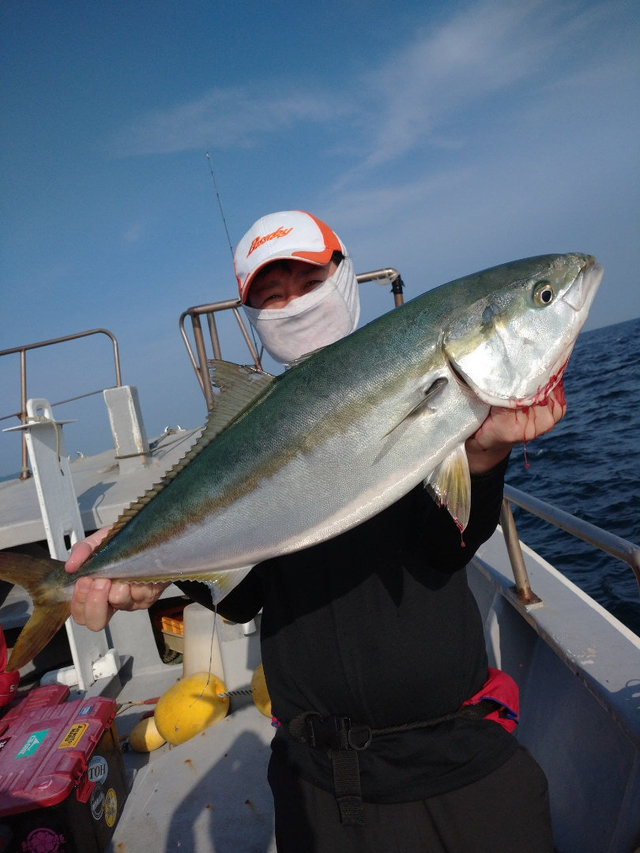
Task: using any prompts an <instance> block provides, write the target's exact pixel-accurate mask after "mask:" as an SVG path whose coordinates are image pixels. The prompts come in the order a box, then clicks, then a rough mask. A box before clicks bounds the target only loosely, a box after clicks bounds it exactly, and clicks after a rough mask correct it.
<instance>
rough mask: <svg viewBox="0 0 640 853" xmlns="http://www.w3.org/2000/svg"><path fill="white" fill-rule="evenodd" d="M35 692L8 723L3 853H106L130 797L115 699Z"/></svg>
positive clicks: (1, 788)
mask: <svg viewBox="0 0 640 853" xmlns="http://www.w3.org/2000/svg"><path fill="white" fill-rule="evenodd" d="M68 694H69V690H68V688H66V687H65V686H64V685H50V686H49V687H41V688H35V689H34V690H32V691H31V692H30V693H28V694H27V696H26V697H25V698H23V699H21V700H20V701H19V702H18V703H16V705H15V706H13V707H12V708H10V709H9V711H8V713H7V714H6V715H5V716H4V717H3V718H2V719H1V720H0V845H1V846H0V850H1V851H2V853H5V851H6V853H37V851H42V850H47V851H49V850H52V851H53V850H55V851H56V853H80V851H81V853H101V851H103V850H104V849H105V847H106V846H107V844H108V842H109V839H110V838H111V836H112V835H113V830H114V828H115V825H116V823H117V820H118V817H119V816H120V813H121V811H122V807H123V805H124V802H125V800H126V796H127V786H126V781H125V774H124V767H123V764H122V755H121V753H120V745H119V741H118V736H117V733H116V730H115V725H114V723H113V719H114V716H115V713H116V703H115V701H114V700H113V699H106V698H104V697H98V696H93V697H90V698H86V699H76V700H74V701H71V702H65V701H64V699H65V698H66V697H67V696H68Z"/></svg>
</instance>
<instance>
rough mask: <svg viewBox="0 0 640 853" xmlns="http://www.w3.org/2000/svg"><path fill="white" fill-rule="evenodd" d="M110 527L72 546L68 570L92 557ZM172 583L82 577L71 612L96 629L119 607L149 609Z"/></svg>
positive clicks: (102, 625)
mask: <svg viewBox="0 0 640 853" xmlns="http://www.w3.org/2000/svg"><path fill="white" fill-rule="evenodd" d="M109 530H110V528H109V527H103V528H101V529H100V530H96V532H95V533H92V534H91V535H90V536H87V538H86V539H82V540H81V541H80V542H76V544H75V545H74V546H73V547H72V549H71V554H70V555H69V559H68V560H67V562H66V564H65V570H66V571H67V572H69V573H70V574H73V572H76V571H77V570H78V569H79V568H80V566H81V565H82V564H83V563H84V562H85V561H86V560H88V558H89V557H90V556H91V554H93V552H94V551H95V549H96V548H97V547H98V545H99V544H100V543H101V542H102V540H103V539H105V537H106V536H107V534H108V533H109ZM167 586H169V584H168V583H124V582H123V581H116V580H114V581H112V580H109V579H108V578H92V577H90V576H84V577H81V578H78V580H77V581H76V583H75V587H74V590H73V598H72V599H71V615H72V616H73V618H74V620H75V621H76V622H77V623H78V624H79V625H86V626H87V628H90V629H91V630H92V631H100V630H102V628H104V627H105V626H106V624H107V622H108V621H109V619H111V617H112V616H113V614H114V613H115V612H116V610H148V609H149V607H151V605H152V604H154V603H155V602H156V601H157V600H158V599H159V598H160V596H161V595H162V593H163V591H164V590H165V589H166V588H167Z"/></svg>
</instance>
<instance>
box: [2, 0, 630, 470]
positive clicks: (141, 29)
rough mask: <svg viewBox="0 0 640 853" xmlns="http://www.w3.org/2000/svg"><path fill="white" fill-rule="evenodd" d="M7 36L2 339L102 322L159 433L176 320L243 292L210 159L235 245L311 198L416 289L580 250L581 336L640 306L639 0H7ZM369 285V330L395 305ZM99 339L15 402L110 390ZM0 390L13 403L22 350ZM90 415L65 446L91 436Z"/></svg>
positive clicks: (179, 403) (181, 400) (48, 365)
mask: <svg viewBox="0 0 640 853" xmlns="http://www.w3.org/2000/svg"><path fill="white" fill-rule="evenodd" d="M0 30H1V39H2V45H1V53H2V87H1V90H0V99H1V101H0V103H1V107H2V109H1V113H2V117H3V118H2V139H1V145H0V152H1V161H0V162H1V168H2V187H3V189H2V193H1V199H0V204H1V214H2V223H3V225H2V236H1V240H2V243H1V246H0V250H1V256H2V262H1V265H0V306H1V310H2V318H3V324H2V337H1V338H0V341H1V342H0V349H4V348H9V347H12V346H17V345H19V344H23V343H29V342H32V341H37V340H42V339H47V338H52V337H56V336H59V335H63V334H67V333H72V332H77V331H81V330H85V329H90V328H95V327H106V328H108V329H110V330H111V331H113V332H114V333H115V334H116V336H117V338H118V340H119V343H120V348H121V357H122V365H123V378H124V381H125V382H130V383H132V384H135V385H137V386H138V389H139V392H140V397H141V401H142V407H143V411H144V413H145V419H146V424H147V429H148V432H149V433H150V434H151V435H154V434H157V433H158V432H159V431H161V430H162V429H163V428H164V427H165V426H166V425H168V424H170V425H175V424H178V423H179V424H182V425H185V426H196V425H198V424H199V423H201V421H202V419H203V416H204V408H203V400H202V398H201V396H200V392H199V391H198V389H197V386H196V382H195V378H194V377H193V376H192V373H191V368H190V366H189V363H188V361H187V357H186V353H185V350H184V345H183V343H182V341H181V339H180V337H179V334H178V326H177V323H178V317H179V315H180V313H181V312H182V311H183V310H184V309H185V308H187V307H188V306H190V305H195V304H200V303H203V302H209V301H213V300H216V299H220V298H226V297H231V296H234V295H235V282H234V278H233V272H232V267H231V256H230V250H229V245H228V243H227V238H226V234H225V229H224V227H223V223H222V220H221V217H220V213H219V210H218V203H217V199H216V194H215V191H214V185H213V181H212V179H211V175H210V173H209V163H212V164H213V168H214V171H215V176H216V183H217V187H218V190H219V193H220V197H221V200H222V204H223V208H224V213H225V217H226V221H227V225H228V228H229V232H230V236H231V240H232V242H233V243H234V244H235V243H236V242H237V241H238V240H239V239H240V237H241V236H242V234H243V232H244V231H245V230H246V228H247V227H248V226H249V225H250V224H251V222H253V221H254V220H255V219H256V218H257V217H258V216H260V215H262V214H264V213H266V212H269V211H273V210H281V209H286V208H303V209H308V210H311V211H312V212H314V213H315V214H317V215H318V216H320V217H321V218H323V219H325V220H326V221H328V222H329V223H330V224H331V225H332V226H333V227H334V228H335V230H336V231H337V232H338V233H339V234H340V236H341V237H342V239H343V241H344V242H345V243H346V245H347V246H348V247H349V250H350V252H351V254H352V256H353V258H354V263H355V266H356V269H357V270H359V271H364V270H370V269H374V268H377V267H387V266H393V267H396V268H397V269H399V270H400V272H401V273H402V276H403V278H404V280H405V283H406V286H407V290H406V295H407V297H408V298H409V297H411V296H415V295H417V294H419V293H421V292H423V291H425V290H427V289H429V288H431V287H433V286H435V285H438V284H441V283H443V282H445V281H448V280H451V279H453V278H456V277H458V276H462V275H466V274H467V273H471V272H474V271H476V270H478V269H482V268H484V267H487V266H491V265H493V264H498V263H502V262H504V261H507V260H512V259H514V258H517V257H524V256H528V255H534V254H541V253H547V252H556V251H560V252H564V251H585V252H590V253H592V254H595V255H596V256H597V257H598V258H599V260H600V261H601V262H602V263H603V265H604V267H605V280H604V283H603V285H602V288H601V291H600V294H599V296H598V299H597V301H596V304H595V306H594V308H593V310H592V315H591V318H590V320H589V326H588V327H587V328H589V327H591V328H594V327H596V326H602V325H607V324H610V323H614V322H618V321H620V320H625V319H629V318H630V317H635V316H638V315H640V283H639V281H638V272H637V271H638V267H639V263H640V240H639V239H638V238H639V235H640V217H639V207H640V205H639V192H638V166H639V158H638V140H639V139H640V120H639V119H640V85H639V83H640V38H639V34H640V12H639V10H638V5H637V4H636V3H634V2H620V0H607V2H571V1H570V0H568V1H567V0H524V2H520V3H513V2H506V0H474V1H473V2H469V3H455V2H448V3H435V2H434V3H428V4H427V3H424V2H406V3H401V4H399V3H397V2H387V0H366V2H365V0H355V2H349V0H342V2H340V3H337V2H333V0H326V2H320V3H316V4H300V3H293V2H281V3H279V2H273V3H270V4H264V3H257V2H254V1H253V0H247V2H244V3H219V2H189V0H185V2H176V1H175V0H174V2H169V0H153V2H151V0H138V2H133V0H129V2H127V0H120V2H112V0H101V2H100V3H87V2H78V0H65V2H44V0H41V2H32V0H4V2H3V3H2V4H1V5H0ZM207 152H209V153H210V155H211V160H210V161H209V160H207V157H206V153H207ZM372 291H373V295H372V298H371V299H370V304H369V305H365V307H364V310H363V319H364V320H368V319H371V317H373V316H374V315H375V314H377V313H379V311H380V310H381V308H382V306H383V305H384V307H391V303H390V302H387V301H386V300H387V298H388V295H387V294H386V293H383V291H382V289H377V288H374V287H372ZM383 299H384V300H385V301H384V302H383V301H382V300H383ZM367 301H369V300H367ZM95 340H97V339H93V342H92V343H91V345H89V344H87V345H86V346H85V344H84V343H83V344H73V345H71V344H67V345H65V347H66V349H64V365H63V366H62V362H60V361H58V357H57V356H54V355H53V354H51V353H47V354H46V355H42V354H37V355H34V356H33V359H32V361H30V368H29V369H30V383H31V384H30V387H29V392H30V395H32V396H40V395H42V396H47V397H49V398H50V399H54V400H55V399H62V398H65V397H69V396H72V395H74V394H77V393H81V392H83V391H85V390H92V389H93V388H95V387H98V386H99V385H101V384H108V383H109V381H110V379H109V376H110V373H109V370H108V369H107V367H103V366H102V364H103V363H105V364H106V365H107V366H108V364H109V360H108V359H109V348H108V345H107V344H106V342H105V343H95ZM96 351H97V355H96ZM227 355H228V356H230V357H238V358H241V357H242V356H241V355H240V352H239V351H238V352H237V353H236V352H235V350H234V349H233V348H232V349H231V350H230V351H227ZM3 362H5V363H7V364H4V363H3ZM31 365H33V366H31ZM57 374H58V375H57ZM59 374H62V375H59ZM0 399H2V403H3V405H2V407H1V408H2V411H1V412H0V414H5V413H7V412H10V411H14V410H15V409H17V408H18V403H19V398H18V390H17V359H15V358H13V357H11V358H4V359H1V360H0ZM100 405H101V404H100ZM69 408H70V407H63V409H62V410H61V411H60V417H67V416H68V417H73V416H77V414H76V413H74V412H72V411H67V410H68V409H69ZM83 417H85V418H86V423H87V424H88V425H89V426H90V427H92V429H91V434H90V435H89V436H87V435H86V430H85V433H84V434H83V437H82V438H80V437H78V438H77V439H76V433H74V432H73V430H75V429H76V427H69V428H65V430H66V431H67V430H70V431H71V435H70V437H69V432H67V436H68V438H67V443H68V445H69V449H70V450H75V449H82V450H84V451H85V452H88V451H92V450H95V449H96V447H100V446H102V445H104V444H105V441H104V440H103V432H102V427H101V426H100V427H98V426H95V428H94V427H93V418H94V417H96V416H95V414H93V413H88V414H87V415H86V416H84V415H83ZM100 417H101V418H102V415H100ZM6 425H7V422H0V426H6ZM78 429H79V428H78ZM78 436H80V433H78ZM76 441H77V442H78V443H79V446H77V447H76V444H75V443H74V442H76ZM15 446H17V442H16V440H15V437H14V436H6V435H5V436H2V435H0V473H6V472H7V471H9V470H15V469H16V466H15V465H14V464H13V454H14V448H15ZM7 447H9V448H10V450H9V452H10V453H11V454H12V458H11V459H10V460H9V459H8V457H7Z"/></svg>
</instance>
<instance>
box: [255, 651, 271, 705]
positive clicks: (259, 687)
mask: <svg viewBox="0 0 640 853" xmlns="http://www.w3.org/2000/svg"><path fill="white" fill-rule="evenodd" d="M251 696H252V698H253V701H254V704H255V706H256V708H257V709H258V711H260V713H261V714H264V715H265V717H270V716H271V699H270V698H269V692H268V690H267V682H266V681H265V677H264V669H263V667H262V664H258V666H257V668H256V671H255V672H254V673H253V676H252V677H251Z"/></svg>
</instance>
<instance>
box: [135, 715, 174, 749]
mask: <svg viewBox="0 0 640 853" xmlns="http://www.w3.org/2000/svg"><path fill="white" fill-rule="evenodd" d="M165 743H166V739H165V738H163V737H162V735H161V734H160V732H159V731H158V727H157V726H156V721H155V720H154V718H153V715H151V716H149V717H143V718H142V719H141V720H138V722H137V723H136V724H135V726H134V727H133V728H132V729H131V732H130V733H129V746H130V747H131V749H132V750H133V751H134V752H153V750H154V749H158V748H159V747H161V746H162V745H163V744H165Z"/></svg>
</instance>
